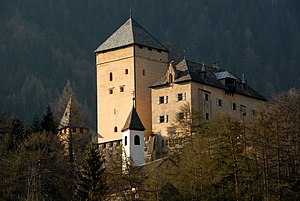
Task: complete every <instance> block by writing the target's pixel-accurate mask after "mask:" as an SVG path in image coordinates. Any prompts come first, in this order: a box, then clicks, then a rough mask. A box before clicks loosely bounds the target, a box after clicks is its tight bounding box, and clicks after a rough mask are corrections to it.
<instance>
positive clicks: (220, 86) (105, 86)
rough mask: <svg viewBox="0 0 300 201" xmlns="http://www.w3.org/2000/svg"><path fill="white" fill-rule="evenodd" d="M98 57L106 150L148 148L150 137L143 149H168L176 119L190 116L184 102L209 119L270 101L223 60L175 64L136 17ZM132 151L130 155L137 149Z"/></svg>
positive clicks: (100, 128) (249, 111)
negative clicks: (224, 65) (224, 66)
mask: <svg viewBox="0 0 300 201" xmlns="http://www.w3.org/2000/svg"><path fill="white" fill-rule="evenodd" d="M95 56H96V74H97V80H96V81H97V132H98V143H99V144H100V147H101V148H102V149H103V150H106V151H107V150H108V151H109V150H112V149H120V147H121V146H122V145H123V146H126V145H127V144H128V143H131V142H132V143H133V145H132V146H134V145H140V146H141V147H143V146H144V144H143V143H144V139H143V138H144V137H145V139H147V140H146V142H145V146H146V147H145V149H143V148H142V149H140V148H139V149H138V150H147V151H148V152H147V153H148V154H150V155H151V154H152V153H151V151H152V152H153V150H154V149H156V150H160V151H162V152H165V150H164V148H163V142H164V140H163V139H164V138H166V137H167V133H168V130H169V129H170V128H171V127H172V122H174V121H175V120H176V119H178V118H185V116H186V114H185V113H183V112H181V111H180V109H181V108H182V107H183V106H184V105H189V107H190V111H191V113H193V112H196V111H197V112H200V115H202V116H203V118H204V119H206V120H210V119H211V118H213V117H214V116H215V115H217V114H218V113H219V112H223V113H228V114H231V115H236V116H239V115H240V116H243V117H244V118H251V116H255V115H256V114H257V112H258V111H259V110H260V109H261V108H263V107H264V105H265V101H266V99H265V98H264V97H263V96H261V95H260V94H259V93H258V92H256V91H255V90H254V89H253V88H251V87H250V86H249V85H248V84H247V82H246V80H245V78H244V76H242V78H239V77H238V76H237V75H235V74H233V73H231V72H228V71H227V70H223V69H221V68H220V67H219V65H218V63H214V64H213V65H212V66H208V65H206V64H204V63H195V62H192V61H189V60H186V59H183V60H182V61H181V62H179V63H178V64H177V65H174V64H173V62H170V61H169V51H168V49H167V48H166V47H165V46H164V45H163V44H162V43H160V42H159V41H158V40H157V39H155V38H154V37H153V36H152V35H151V34H150V33H149V32H147V31H146V30H145V29H144V28H143V27H142V26H141V25H139V24H138V23H137V22H136V21H135V20H134V19H133V18H132V17H130V18H129V19H128V20H127V21H126V22H125V23H124V24H123V25H122V26H121V27H119V28H118V29H117V30H116V31H115V32H114V33H113V34H112V35H111V36H110V37H108V38H107V39H106V40H105V41H104V42H103V43H102V44H101V45H100V46H99V47H98V48H97V49H96V50H95ZM124 125H125V126H124ZM132 132H133V133H134V132H137V134H133V133H132ZM141 132H142V133H143V134H141ZM131 135H135V136H137V137H131ZM142 136H144V137H142ZM159 136H160V137H159ZM128 140H129V142H128ZM141 141H142V142H143V143H141ZM159 141H160V142H162V144H161V143H158V142H159ZM158 144H161V146H158ZM129 150H130V149H128V151H127V152H126V153H127V154H128V155H129V156H133V155H134V154H136V153H135V152H137V150H135V149H132V150H131V151H129ZM138 157H141V156H140V155H139V156H138ZM154 158H155V157H154ZM152 159H153V158H152Z"/></svg>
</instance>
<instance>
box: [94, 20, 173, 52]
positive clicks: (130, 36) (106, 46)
mask: <svg viewBox="0 0 300 201" xmlns="http://www.w3.org/2000/svg"><path fill="white" fill-rule="evenodd" d="M132 44H137V45H144V46H147V47H152V48H156V49H159V50H163V51H168V49H167V48H166V47H165V46H163V45H162V44H161V43H160V42H159V41H158V40H157V39H155V38H154V37H153V36H152V35H151V34H150V33H149V32H147V31H146V30H145V29H144V28H143V27H142V26H141V25H139V24H138V23H137V22H136V21H135V20H134V19H133V18H132V17H130V18H129V19H128V20H127V21H126V22H125V23H124V24H123V25H122V26H121V27H120V28H119V29H117V30H116V31H115V32H114V33H113V34H112V35H111V36H110V37H108V39H106V41H104V42H103V43H102V44H101V45H100V46H99V47H98V48H97V49H96V50H95V53H96V52H103V51H106V50H111V49H116V48H120V47H124V46H127V45H132Z"/></svg>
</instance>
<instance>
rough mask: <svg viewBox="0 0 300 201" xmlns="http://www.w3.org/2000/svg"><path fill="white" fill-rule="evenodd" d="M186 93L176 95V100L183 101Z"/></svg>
mask: <svg viewBox="0 0 300 201" xmlns="http://www.w3.org/2000/svg"><path fill="white" fill-rule="evenodd" d="M185 98H186V94H185V93H180V94H177V95H176V101H182V100H185Z"/></svg>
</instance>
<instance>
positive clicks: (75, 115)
mask: <svg viewBox="0 0 300 201" xmlns="http://www.w3.org/2000/svg"><path fill="white" fill-rule="evenodd" d="M84 125H85V120H84V118H83V117H82V116H81V114H80V111H79V108H78V105H77V102H76V100H74V99H73V97H72V96H70V99H69V101H68V104H67V106H66V109H65V111H64V113H63V115H62V118H61V120H60V123H59V125H58V129H62V128H66V127H74V126H75V127H83V126H84Z"/></svg>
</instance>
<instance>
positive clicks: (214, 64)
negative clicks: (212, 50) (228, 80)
mask: <svg viewBox="0 0 300 201" xmlns="http://www.w3.org/2000/svg"><path fill="white" fill-rule="evenodd" d="M212 67H213V68H214V69H216V70H218V69H219V62H218V61H215V62H214V63H213V64H212Z"/></svg>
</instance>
